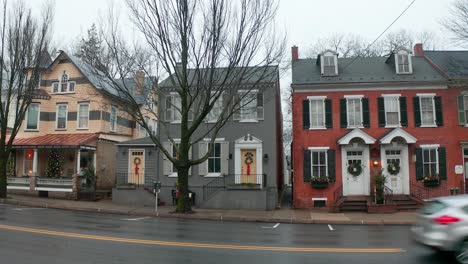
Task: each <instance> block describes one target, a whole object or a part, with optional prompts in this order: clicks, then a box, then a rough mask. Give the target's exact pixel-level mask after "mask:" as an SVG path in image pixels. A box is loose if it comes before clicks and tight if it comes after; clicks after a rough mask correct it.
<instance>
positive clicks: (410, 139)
mask: <svg viewBox="0 0 468 264" xmlns="http://www.w3.org/2000/svg"><path fill="white" fill-rule="evenodd" d="M396 137H400V138H403V139H404V140H405V141H406V143H407V144H414V143H416V141H417V139H416V137H414V136H413V135H411V134H410V133H408V132H406V131H405V130H403V129H402V128H399V127H398V128H395V129H393V130H390V131H389V132H387V133H385V134H384V135H383V136H382V137H381V138H380V143H381V144H390V143H392V140H393V139H394V138H396Z"/></svg>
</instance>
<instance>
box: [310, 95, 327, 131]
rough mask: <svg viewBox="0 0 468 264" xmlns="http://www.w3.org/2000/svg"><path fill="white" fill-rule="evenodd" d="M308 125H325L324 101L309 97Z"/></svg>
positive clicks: (317, 126)
mask: <svg viewBox="0 0 468 264" xmlns="http://www.w3.org/2000/svg"><path fill="white" fill-rule="evenodd" d="M310 127H311V128H320V127H325V101H324V100H323V99H310Z"/></svg>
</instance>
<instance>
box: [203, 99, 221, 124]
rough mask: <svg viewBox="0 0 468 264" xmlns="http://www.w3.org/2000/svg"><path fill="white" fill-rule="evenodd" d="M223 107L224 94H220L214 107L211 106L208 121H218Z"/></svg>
mask: <svg viewBox="0 0 468 264" xmlns="http://www.w3.org/2000/svg"><path fill="white" fill-rule="evenodd" d="M223 107H224V106H223V96H220V97H219V98H218V100H216V102H215V103H214V105H213V108H211V111H210V113H208V115H207V116H206V120H207V122H216V121H217V120H218V118H219V116H220V115H221V113H222V112H223Z"/></svg>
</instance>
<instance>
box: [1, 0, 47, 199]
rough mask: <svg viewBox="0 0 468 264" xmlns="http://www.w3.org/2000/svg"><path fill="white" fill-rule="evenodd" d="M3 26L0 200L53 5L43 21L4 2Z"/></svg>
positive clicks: (39, 65) (19, 5)
mask: <svg viewBox="0 0 468 264" xmlns="http://www.w3.org/2000/svg"><path fill="white" fill-rule="evenodd" d="M1 11H2V14H3V20H2V21H1V22H0V23H1V25H0V49H1V53H0V69H1V74H0V106H1V107H0V197H6V194H7V162H8V159H9V157H10V155H11V151H12V144H13V141H14V139H15V137H16V135H17V133H18V130H19V128H20V126H21V123H22V122H23V119H24V117H25V115H26V112H27V110H28V106H29V104H30V103H31V100H32V99H33V98H34V95H35V90H36V88H37V87H38V85H39V80H40V73H41V70H42V69H43V65H42V64H43V62H44V61H43V51H44V50H45V49H46V48H47V44H48V41H49V37H50V36H49V34H50V25H51V23H52V18H53V12H52V5H50V4H49V5H46V6H45V7H44V10H43V12H42V13H41V20H40V21H39V20H37V19H35V18H34V17H33V15H32V14H31V8H30V7H28V6H26V4H25V3H24V2H23V1H17V2H15V4H14V5H13V6H9V5H8V1H6V0H5V1H3V5H2V10H1Z"/></svg>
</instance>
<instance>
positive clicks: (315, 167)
mask: <svg viewBox="0 0 468 264" xmlns="http://www.w3.org/2000/svg"><path fill="white" fill-rule="evenodd" d="M310 155H311V166H312V177H317V178H323V177H328V169H327V168H328V167H327V165H328V164H327V150H312V151H311V152H310Z"/></svg>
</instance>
